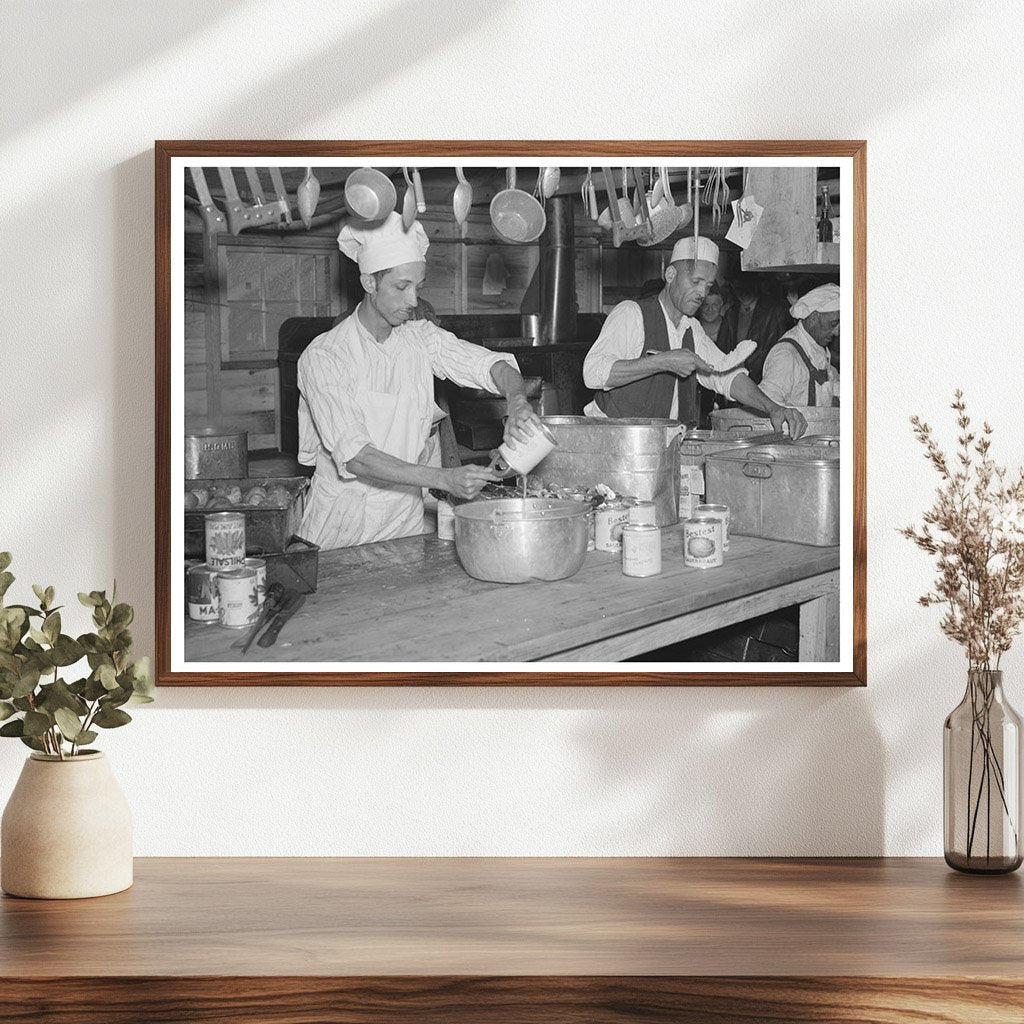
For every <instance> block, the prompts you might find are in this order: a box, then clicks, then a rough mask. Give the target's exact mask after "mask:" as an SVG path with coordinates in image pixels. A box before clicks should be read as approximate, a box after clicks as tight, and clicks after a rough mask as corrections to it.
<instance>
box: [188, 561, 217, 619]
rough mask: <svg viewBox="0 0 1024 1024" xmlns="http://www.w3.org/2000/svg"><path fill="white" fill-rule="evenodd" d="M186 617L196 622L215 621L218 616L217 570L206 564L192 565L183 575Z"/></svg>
mask: <svg viewBox="0 0 1024 1024" xmlns="http://www.w3.org/2000/svg"><path fill="white" fill-rule="evenodd" d="M185 593H186V600H187V601H188V617H189V618H190V619H194V620H195V621H196V622H216V621H217V620H218V618H220V601H219V599H218V596H217V570H216V569H212V568H210V566H208V565H203V564H201V563H200V564H199V565H193V566H192V567H191V568H190V569H189V570H188V572H187V573H186V576H185Z"/></svg>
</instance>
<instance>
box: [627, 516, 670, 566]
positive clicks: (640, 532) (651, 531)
mask: <svg viewBox="0 0 1024 1024" xmlns="http://www.w3.org/2000/svg"><path fill="white" fill-rule="evenodd" d="M622 571H623V573H624V574H625V575H626V576H657V575H658V574H659V573H660V572H661V530H659V529H658V527H656V526H655V525H653V524H652V523H627V524H626V525H625V526H623V528H622Z"/></svg>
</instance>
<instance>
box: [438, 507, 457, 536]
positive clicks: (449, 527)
mask: <svg viewBox="0 0 1024 1024" xmlns="http://www.w3.org/2000/svg"><path fill="white" fill-rule="evenodd" d="M437 539H438V540H455V509H454V508H452V503H451V502H450V501H438V503H437Z"/></svg>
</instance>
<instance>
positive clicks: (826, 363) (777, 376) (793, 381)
mask: <svg viewBox="0 0 1024 1024" xmlns="http://www.w3.org/2000/svg"><path fill="white" fill-rule="evenodd" d="M786 339H788V340H789V341H795V342H796V343H797V345H799V346H800V348H801V349H802V350H803V351H804V352H806V353H807V358H808V359H810V361H811V365H812V366H813V367H814V368H815V369H816V370H825V369H827V370H828V380H826V381H825V382H824V384H815V385H814V395H815V405H819V406H820V405H831V404H832V399H833V398H838V397H839V371H838V370H836V368H835V367H834V366H833V365H832V362H831V360H830V359H829V353H828V349H827V348H824V347H823V346H822V345H819V344H818V343H817V342H816V341H815V340H814V339H813V338H812V337H811V336H810V335H809V334H808V333H807V331H806V330H804V325H803V324H797V325H796V327H793V328H792V329H790V330H789V331H787V332H786V333H785V334H784V335H783V336H782V337H781V338H779V342H781V341H783V340H786ZM810 377H811V375H810V374H809V373H808V372H807V367H806V366H805V365H804V361H803V360H802V359H801V358H800V357H799V356H798V355H797V354H796V353H795V352H794V351H793V346H792V345H781V344H779V343H778V342H776V344H775V345H773V346H772V347H771V348H770V349H769V350H768V356H767V358H766V359H765V361H764V372H763V373H762V375H761V390H762V391H763V392H764V393H765V394H766V395H767V396H768V397H769V398H770V399H771V400H772V401H773V402H778V403H779V405H790V406H792V405H797V406H800V407H801V408H803V407H804V406H806V405H807V383H808V381H809V380H810Z"/></svg>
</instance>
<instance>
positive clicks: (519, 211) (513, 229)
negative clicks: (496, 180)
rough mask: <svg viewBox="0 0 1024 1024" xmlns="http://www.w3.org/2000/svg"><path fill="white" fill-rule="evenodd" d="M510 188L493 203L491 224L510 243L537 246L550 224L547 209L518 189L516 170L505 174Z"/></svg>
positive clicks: (507, 186) (497, 196) (512, 169)
mask: <svg viewBox="0 0 1024 1024" xmlns="http://www.w3.org/2000/svg"><path fill="white" fill-rule="evenodd" d="M505 183H506V188H505V189H503V190H502V191H501V192H499V193H498V194H497V195H496V196H495V197H494V198H493V199H492V200H491V223H492V224H493V225H494V230H495V231H496V232H497V234H498V235H499V237H501V238H503V239H504V240H505V241H506V242H535V241H536V240H537V239H538V238H540V236H541V234H542V233H543V231H544V227H545V225H546V224H547V217H546V216H545V214H544V207H543V206H541V205H540V203H538V202H537V200H536V199H534V198H533V196H531V195H530V194H529V193H528V192H523V191H522V190H521V189H517V188H516V169H515V168H514V167H509V168H508V170H507V171H506V172H505Z"/></svg>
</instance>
